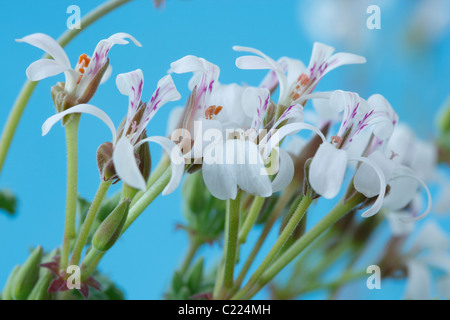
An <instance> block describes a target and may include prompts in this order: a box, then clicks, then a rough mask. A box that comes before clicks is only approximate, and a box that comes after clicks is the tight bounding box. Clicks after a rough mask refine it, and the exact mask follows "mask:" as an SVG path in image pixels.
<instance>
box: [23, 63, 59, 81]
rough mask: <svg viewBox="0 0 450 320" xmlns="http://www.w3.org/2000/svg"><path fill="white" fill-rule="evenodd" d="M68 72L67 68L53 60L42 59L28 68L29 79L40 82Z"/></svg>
mask: <svg viewBox="0 0 450 320" xmlns="http://www.w3.org/2000/svg"><path fill="white" fill-rule="evenodd" d="M66 70H67V67H66V66H64V65H61V64H59V63H58V62H57V61H55V60H52V59H40V60H37V61H35V62H33V63H32V64H30V66H29V67H28V68H27V71H26V73H27V77H28V79H29V80H31V81H40V80H42V79H45V78H48V77H52V76H56V75H57V74H60V73H62V72H64V71H66Z"/></svg>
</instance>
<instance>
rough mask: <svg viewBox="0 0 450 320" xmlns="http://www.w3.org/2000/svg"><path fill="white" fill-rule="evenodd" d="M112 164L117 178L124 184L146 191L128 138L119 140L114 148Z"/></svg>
mask: <svg viewBox="0 0 450 320" xmlns="http://www.w3.org/2000/svg"><path fill="white" fill-rule="evenodd" d="M113 162H114V168H115V169H116V173H117V176H118V177H119V178H120V179H121V180H122V181H123V182H124V183H126V184H127V185H129V186H130V187H133V188H135V189H139V190H143V191H144V190H145V189H146V184H145V180H144V177H143V176H142V174H141V171H140V170H139V167H138V165H137V163H136V157H135V153H134V147H133V145H132V144H131V143H130V141H129V140H128V138H125V137H122V138H120V139H119V141H118V142H117V143H116V145H115V146H114V151H113Z"/></svg>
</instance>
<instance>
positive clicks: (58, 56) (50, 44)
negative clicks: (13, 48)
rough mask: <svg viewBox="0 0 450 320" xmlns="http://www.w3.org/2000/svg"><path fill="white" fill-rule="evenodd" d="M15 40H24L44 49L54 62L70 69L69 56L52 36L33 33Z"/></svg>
mask: <svg viewBox="0 0 450 320" xmlns="http://www.w3.org/2000/svg"><path fill="white" fill-rule="evenodd" d="M16 41H17V42H25V43H28V44H31V45H32V46H35V47H37V48H39V49H41V50H44V51H45V52H46V53H48V54H49V55H50V56H52V57H53V59H55V60H56V62H58V64H60V65H63V66H65V67H67V68H69V69H70V61H69V58H68V57H67V54H66V52H65V51H64V49H63V48H62V47H61V46H60V44H59V43H58V42H57V41H56V40H55V39H53V38H52V37H50V36H48V35H46V34H44V33H34V34H30V35H28V36H26V37H23V38H22V39H17V40H16Z"/></svg>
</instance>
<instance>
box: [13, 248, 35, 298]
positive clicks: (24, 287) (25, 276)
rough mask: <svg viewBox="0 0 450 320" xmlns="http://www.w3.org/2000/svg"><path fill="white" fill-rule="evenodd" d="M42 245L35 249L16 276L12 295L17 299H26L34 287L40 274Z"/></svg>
mask: <svg viewBox="0 0 450 320" xmlns="http://www.w3.org/2000/svg"><path fill="white" fill-rule="evenodd" d="M41 259H42V247H41V246H39V247H37V248H36V249H34V250H33V252H32V253H31V254H30V256H29V257H28V259H27V261H26V262H25V264H24V265H23V266H22V267H21V268H20V269H19V271H18V272H17V274H16V276H15V277H14V282H13V287H12V296H13V298H14V299H15V300H25V299H26V298H27V297H28V295H29V294H30V292H31V290H32V289H33V287H34V285H35V283H36V281H37V280H38V276H39V268H40V266H39V265H40V263H41Z"/></svg>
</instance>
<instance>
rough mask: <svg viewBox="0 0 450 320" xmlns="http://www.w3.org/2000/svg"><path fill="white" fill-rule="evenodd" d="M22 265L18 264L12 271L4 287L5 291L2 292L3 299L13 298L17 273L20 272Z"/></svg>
mask: <svg viewBox="0 0 450 320" xmlns="http://www.w3.org/2000/svg"><path fill="white" fill-rule="evenodd" d="M19 269H20V266H19V265H17V266H15V267H14V269H13V270H12V272H11V273H10V275H9V277H8V280H6V284H5V287H4V288H3V292H2V300H13V297H12V286H13V283H14V279H15V277H16V275H17V273H18V272H19Z"/></svg>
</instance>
